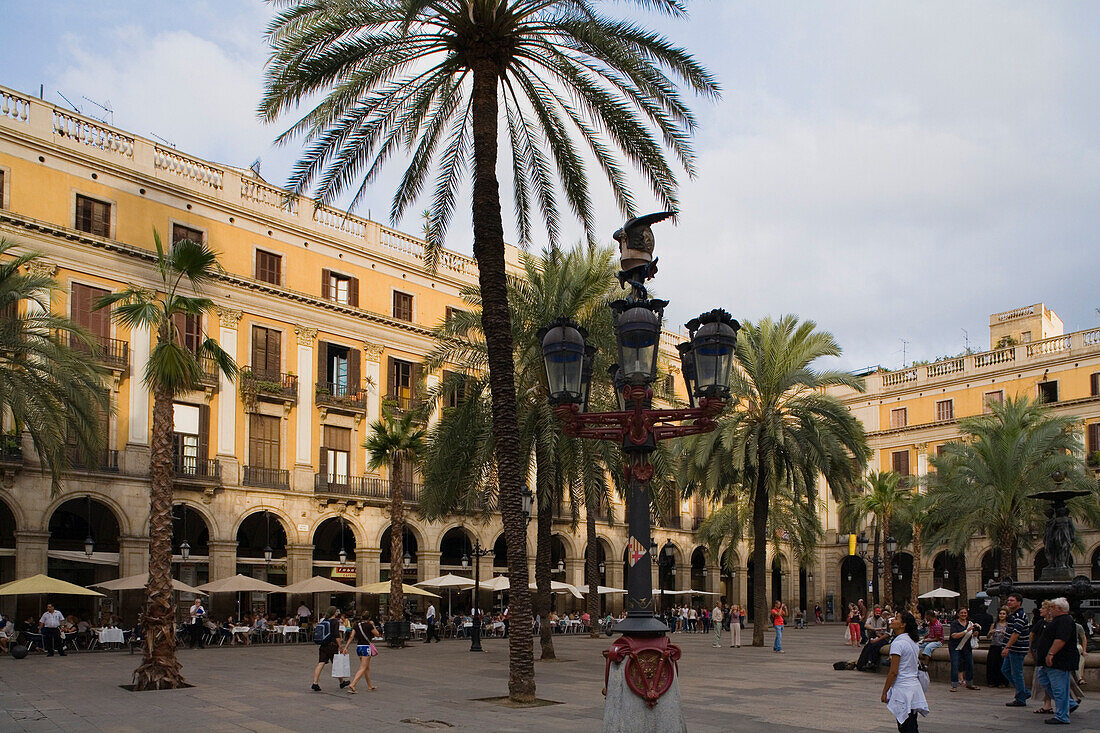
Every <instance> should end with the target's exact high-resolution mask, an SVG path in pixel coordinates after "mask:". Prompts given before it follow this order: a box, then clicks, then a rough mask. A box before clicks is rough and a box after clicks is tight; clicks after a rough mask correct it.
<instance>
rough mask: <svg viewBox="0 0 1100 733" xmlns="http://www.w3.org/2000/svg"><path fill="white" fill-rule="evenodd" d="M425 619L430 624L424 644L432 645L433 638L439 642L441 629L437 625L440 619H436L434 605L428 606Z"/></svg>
mask: <svg viewBox="0 0 1100 733" xmlns="http://www.w3.org/2000/svg"><path fill="white" fill-rule="evenodd" d="M424 617H425V619H427V622H428V630H427V632H425V634H424V643H425V644H431V643H432V637H433V636H434V637H435V640H436V641H439V629H438V628H436V623H437V622H438V619H437V618H436V614H435V604H434V603H429V604H428V612H427V613H426V614H425V615H424Z"/></svg>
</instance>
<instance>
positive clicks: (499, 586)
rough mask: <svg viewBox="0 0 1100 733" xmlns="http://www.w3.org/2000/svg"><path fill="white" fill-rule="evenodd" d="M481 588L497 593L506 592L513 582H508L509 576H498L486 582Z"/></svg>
mask: <svg viewBox="0 0 1100 733" xmlns="http://www.w3.org/2000/svg"><path fill="white" fill-rule="evenodd" d="M481 587H482V588H487V589H488V590H491V591H493V592H494V593H496V592H500V591H506V590H508V589H509V588H511V587H512V581H510V580H508V576H506V575H498V576H497V577H495V578H493V579H492V580H486V581H485V582H484V583H482V584H481Z"/></svg>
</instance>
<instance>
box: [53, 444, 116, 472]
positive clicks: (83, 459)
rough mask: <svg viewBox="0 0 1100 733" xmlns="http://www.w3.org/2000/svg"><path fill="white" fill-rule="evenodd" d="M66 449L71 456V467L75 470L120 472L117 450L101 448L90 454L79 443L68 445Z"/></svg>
mask: <svg viewBox="0 0 1100 733" xmlns="http://www.w3.org/2000/svg"><path fill="white" fill-rule="evenodd" d="M65 450H66V453H67V454H68V457H69V467H70V468H71V469H73V470H74V471H98V472H101V473H118V451H117V450H100V451H96V452H94V453H92V454H89V453H86V452H85V451H83V450H81V448H80V446H78V445H69V446H66V447H65Z"/></svg>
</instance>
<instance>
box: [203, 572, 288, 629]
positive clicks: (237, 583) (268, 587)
mask: <svg viewBox="0 0 1100 733" xmlns="http://www.w3.org/2000/svg"><path fill="white" fill-rule="evenodd" d="M198 589H199V590H200V591H203V592H205V593H208V594H214V593H278V592H279V591H281V590H282V588H281V587H280V586H277V585H275V584H274V583H268V582H267V581H264V580H260V579H259V578H252V577H249V576H247V575H239V574H238V575H234V576H232V577H230V578H222V579H221V580H215V581H212V582H210V583H203V584H202V585H200V586H198ZM237 620H238V621H240V620H241V597H240V596H239V595H238V596H237Z"/></svg>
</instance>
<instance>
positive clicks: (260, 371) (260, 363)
mask: <svg viewBox="0 0 1100 733" xmlns="http://www.w3.org/2000/svg"><path fill="white" fill-rule="evenodd" d="M281 341H282V334H281V333H279V332H278V331H276V330H274V329H271V328H265V327H264V326H253V327H252V374H253V376H255V377H256V378H257V379H271V380H272V381H279V380H281V379H282V377H281V375H280V372H282V365H283V362H282V359H281V358H280V355H281V353H282V349H281V347H282V344H281Z"/></svg>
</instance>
